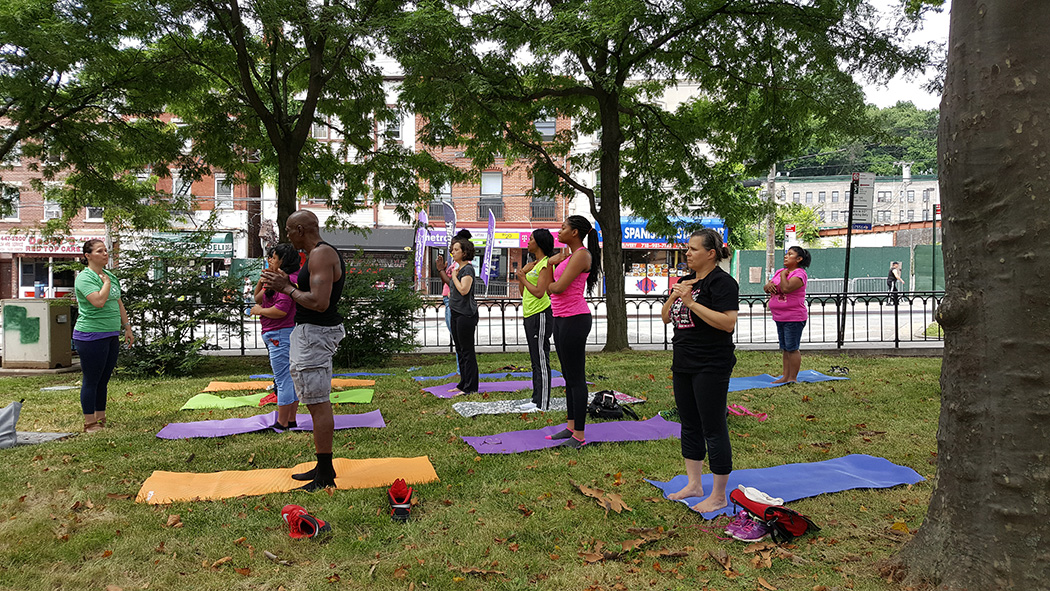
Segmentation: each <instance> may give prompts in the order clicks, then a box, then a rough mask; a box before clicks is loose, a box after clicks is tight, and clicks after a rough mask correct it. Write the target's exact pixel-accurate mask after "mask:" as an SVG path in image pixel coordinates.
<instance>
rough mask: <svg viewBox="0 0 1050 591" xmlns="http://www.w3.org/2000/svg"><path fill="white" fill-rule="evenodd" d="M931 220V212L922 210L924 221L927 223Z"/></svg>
mask: <svg viewBox="0 0 1050 591" xmlns="http://www.w3.org/2000/svg"><path fill="white" fill-rule="evenodd" d="M929 219H930V210H928V209H923V210H922V221H924V222H926V221H929Z"/></svg>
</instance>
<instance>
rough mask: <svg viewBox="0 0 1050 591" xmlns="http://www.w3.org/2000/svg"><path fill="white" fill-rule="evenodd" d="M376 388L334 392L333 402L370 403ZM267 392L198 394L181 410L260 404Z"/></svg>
mask: <svg viewBox="0 0 1050 591" xmlns="http://www.w3.org/2000/svg"><path fill="white" fill-rule="evenodd" d="M374 393H375V390H372V389H369V388H358V389H355V390H343V391H342V392H332V398H331V401H332V404H347V403H350V404H368V403H369V402H372V395H373V394H374ZM266 396H267V394H266V393H265V392H264V393H261V394H248V395H245V396H216V395H215V394H206V393H205V394H197V395H196V396H194V397H193V398H190V399H189V400H188V401H186V404H183V405H182V408H180V409H179V410H199V409H203V408H238V407H241V406H259V402H260V401H262V399H263V398H264V397H266Z"/></svg>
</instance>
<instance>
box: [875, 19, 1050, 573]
mask: <svg viewBox="0 0 1050 591" xmlns="http://www.w3.org/2000/svg"><path fill="white" fill-rule="evenodd" d="M951 10H952V14H951V33H950V36H949V53H948V72H947V78H946V80H945V90H944V98H943V99H942V102H941V123H940V129H939V130H938V142H939V146H938V156H939V160H940V182H941V196H942V201H943V204H944V214H945V215H944V259H945V280H946V283H947V286H946V289H947V295H946V297H945V300H944V303H943V304H942V305H941V308H940V310H939V312H938V320H939V322H940V323H941V326H942V327H943V328H944V330H945V348H944V349H945V351H944V353H945V354H944V366H943V369H942V373H941V389H942V398H941V417H940V428H939V430H938V434H937V440H938V450H939V451H938V455H937V473H938V478H937V487H936V489H935V490H934V492H933V497H932V498H931V500H930V506H929V509H928V511H927V514H926V519H925V521H924V523H923V525H922V527H921V528H920V529H919V532H918V534H917V535H916V536H915V538H914V539H913V540H911V541H910V542H909V543H908V544H907V545H906V546H905V547H904V548H903V549H902V551H901V553H900V554H899V555H898V556H897V557H895V559H893V560H892V561H890V563H889V564H887V565H886V566H887V567H888V570H892V569H893V568H900V567H904V568H905V569H907V571H908V573H909V574H910V575H911V576H912V577H916V578H923V579H926V580H928V581H931V582H933V583H935V584H937V585H938V588H941V589H953V590H954V589H969V590H973V591H978V590H980V591H984V590H989V589H1019V590H1025V591H1028V590H1033V589H1048V588H1050V395H1048V392H1050V371H1048V369H1047V368H1048V363H1047V359H1048V357H1047V354H1048V352H1050V213H1048V210H1047V202H1048V198H1050V194H1048V193H1050V189H1048V187H1050V184H1048V183H1050V178H1048V175H1050V159H1048V157H1047V150H1048V149H1050V54H1048V53H1047V49H1046V37H1045V27H1046V25H1047V23H1050V3H1048V2H1045V1H1044V2H1034V1H1023V0H997V1H996V2H983V1H978V0H955V2H953V3H952V8H951ZM898 572H899V571H898Z"/></svg>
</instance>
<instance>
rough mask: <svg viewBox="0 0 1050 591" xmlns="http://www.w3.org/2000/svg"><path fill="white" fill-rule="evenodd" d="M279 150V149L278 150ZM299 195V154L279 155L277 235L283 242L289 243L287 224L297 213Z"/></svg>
mask: <svg viewBox="0 0 1050 591" xmlns="http://www.w3.org/2000/svg"><path fill="white" fill-rule="evenodd" d="M278 149H279V148H278ZM298 193H299V152H298V151H296V152H295V154H294V155H293V154H281V153H280V152H278V154H277V234H278V235H279V236H280V241H281V242H287V241H288V232H287V231H286V230H285V222H287V221H288V216H290V215H292V214H293V213H295V208H296V205H297V204H298V200H299V198H298Z"/></svg>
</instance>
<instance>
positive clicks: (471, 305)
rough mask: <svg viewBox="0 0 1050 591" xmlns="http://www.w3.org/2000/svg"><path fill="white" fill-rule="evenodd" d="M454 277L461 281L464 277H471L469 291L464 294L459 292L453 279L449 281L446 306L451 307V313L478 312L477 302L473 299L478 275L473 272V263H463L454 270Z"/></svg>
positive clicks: (470, 314) (465, 314) (472, 313)
mask: <svg viewBox="0 0 1050 591" xmlns="http://www.w3.org/2000/svg"><path fill="white" fill-rule="evenodd" d="M456 277H457V278H459V280H460V281H463V278H464V277H473V278H474V279H473V280H472V281H471V282H470V291H468V292H467V293H466V295H464V294H461V293H459V289H457V288H456V283H455V282H454V281H450V282H449V286H448V307H449V308H452V313H453V314H459V315H461V316H473V315H475V314H477V313H478V303H477V302H476V301H475V300H474V288H475V287H476V286H477V284H478V276H477V274H476V273H475V272H474V265H472V264H470V263H467V264H466V265H463V266H462V267H460V268H459V271H457V272H456Z"/></svg>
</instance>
